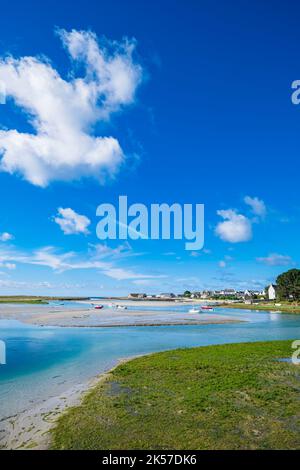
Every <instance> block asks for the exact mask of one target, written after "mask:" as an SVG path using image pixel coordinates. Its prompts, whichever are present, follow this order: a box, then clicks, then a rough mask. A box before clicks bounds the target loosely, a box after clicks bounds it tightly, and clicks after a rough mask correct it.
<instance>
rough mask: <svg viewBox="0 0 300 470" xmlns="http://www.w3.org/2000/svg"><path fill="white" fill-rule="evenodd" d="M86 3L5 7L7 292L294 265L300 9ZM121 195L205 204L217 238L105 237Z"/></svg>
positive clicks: (2, 180)
mask: <svg viewBox="0 0 300 470" xmlns="http://www.w3.org/2000/svg"><path fill="white" fill-rule="evenodd" d="M75 3H76V4H74V2H69V1H62V2H47V1H45V2H44V3H43V8H41V6H40V5H39V3H38V2H34V1H31V2H26V5H25V4H24V2H19V1H12V2H9V3H7V4H6V5H5V6H2V9H1V16H0V56H1V61H0V81H1V80H2V82H4V83H5V86H6V91H7V100H6V104H5V105H0V126H1V127H0V147H1V149H2V150H1V152H2V153H1V168H0V170H1V171H0V191H1V201H2V203H1V206H0V233H1V235H0V239H1V241H0V293H1V294H9V293H14V294H17V293H28V294H45V295H56V294H62V295H63V294H68V295H71V294H74V295H108V294H127V293H128V292H135V291H137V292H138V291H142V292H144V291H146V292H161V291H166V292H168V291H175V292H180V291H182V290H185V289H191V290H200V289H204V288H221V287H235V288H240V289H244V288H246V287H249V288H259V287H264V286H265V285H266V284H267V283H269V282H271V281H273V280H274V279H275V278H276V276H277V275H278V274H279V273H280V272H282V271H283V270H286V269H289V268H291V267H295V266H296V267H297V266H298V264H299V228H300V227H299V225H300V224H299V214H300V201H299V189H298V184H299V183H298V181H299V169H300V164H299V146H300V143H299V125H300V106H295V105H293V104H292V102H291V93H292V90H291V83H292V82H293V81H294V80H296V79H299V78H300V56H299V51H298V44H299V39H300V38H299V36H300V32H299V27H298V24H297V18H298V14H297V13H299V12H297V10H298V9H299V6H297V5H296V3H294V4H293V5H292V4H290V5H284V4H283V3H282V2H279V1H274V2H272V8H271V7H270V5H267V4H266V2H258V1H256V2H253V1H252V2H250V1H241V2H233V1H232V2H231V1H229V2H221V1H215V2H208V1H200V0H199V1H192V0H189V1H168V0H166V1H164V2H145V1H144V2H143V1H133V0H132V1H126V2H124V1H116V0H111V1H110V2H107V1H95V2H94V1H90V0H89V1H85V2H83V1H81V0H79V1H76V2H75ZM237 3H238V5H237ZM262 3H263V4H262ZM72 31H73V32H72ZM105 38H106V39H105ZM124 38H127V39H124ZM97 44H98V46H97ZM95 47H98V48H99V49H98V51H100V54H98V55H97V54H96V55H94V54H95ZM25 57H27V59H25ZM28 57H30V58H31V59H28ZM99 70H100V72H99ZM87 93H88V94H90V95H89V96H90V97H91V99H90V101H87V100H86V96H87ZM95 96H96V98H95ZM93 99H94V101H93ZM91 103H92V104H91ZM83 160H84V162H83ZM119 195H127V196H128V201H129V203H130V204H131V203H135V202H139V203H143V204H145V205H147V206H149V205H150V204H151V203H163V202H165V203H168V204H172V203H174V202H177V203H180V204H184V203H192V204H196V203H204V204H205V246H204V249H203V250H201V251H199V252H197V253H191V252H188V251H186V250H184V243H182V241H172V240H170V241H167V240H160V241H150V240H137V241H132V240H128V243H126V242H125V243H124V241H119V240H116V241H111V242H109V243H106V244H104V243H102V242H101V241H99V240H98V239H97V237H96V224H97V222H98V219H97V217H96V208H97V206H98V205H99V204H101V203H106V202H107V203H113V204H116V203H117V200H118V196H119ZM245 198H246V199H245ZM66 209H71V211H67V212H66ZM59 210H60V213H59ZM78 215H79V216H84V218H79V219H78ZM224 222H225V224H224ZM228 222H229V223H228Z"/></svg>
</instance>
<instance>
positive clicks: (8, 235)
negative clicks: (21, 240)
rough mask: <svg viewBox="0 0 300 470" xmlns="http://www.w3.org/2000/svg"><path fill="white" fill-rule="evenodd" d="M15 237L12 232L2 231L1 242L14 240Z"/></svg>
mask: <svg viewBox="0 0 300 470" xmlns="http://www.w3.org/2000/svg"><path fill="white" fill-rule="evenodd" d="M13 238H14V236H13V235H12V234H11V233H8V232H3V233H0V241H1V242H7V241H9V240H12V239H13Z"/></svg>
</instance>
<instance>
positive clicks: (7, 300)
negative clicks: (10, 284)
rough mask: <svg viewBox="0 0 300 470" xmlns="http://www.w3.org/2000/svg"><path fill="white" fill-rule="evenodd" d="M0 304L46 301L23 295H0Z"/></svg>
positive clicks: (46, 302) (39, 302) (41, 302)
mask: <svg viewBox="0 0 300 470" xmlns="http://www.w3.org/2000/svg"><path fill="white" fill-rule="evenodd" d="M0 304H48V301H47V300H44V299H30V298H29V299H28V298H23V297H0Z"/></svg>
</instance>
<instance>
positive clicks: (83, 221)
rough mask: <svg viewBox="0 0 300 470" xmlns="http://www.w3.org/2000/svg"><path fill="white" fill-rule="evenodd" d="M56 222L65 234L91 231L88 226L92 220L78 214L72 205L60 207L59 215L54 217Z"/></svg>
mask: <svg viewBox="0 0 300 470" xmlns="http://www.w3.org/2000/svg"><path fill="white" fill-rule="evenodd" d="M54 222H56V223H57V224H58V225H59V226H60V228H61V229H62V231H63V232H64V234H65V235H71V234H75V233H84V234H87V233H89V231H88V226H89V225H90V223H91V221H90V219H89V218H88V217H86V216H85V215H80V214H77V212H75V211H74V210H73V209H71V208H70V207H68V208H65V209H63V208H62V207H60V208H59V209H58V215H57V216H56V217H54Z"/></svg>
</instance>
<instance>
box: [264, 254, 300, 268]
mask: <svg viewBox="0 0 300 470" xmlns="http://www.w3.org/2000/svg"><path fill="white" fill-rule="evenodd" d="M256 261H258V262H259V263H263V264H266V265H267V266H288V265H291V264H294V262H293V260H292V258H291V257H290V256H287V255H280V254H278V253H271V254H269V255H268V256H266V257H262V258H256Z"/></svg>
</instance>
